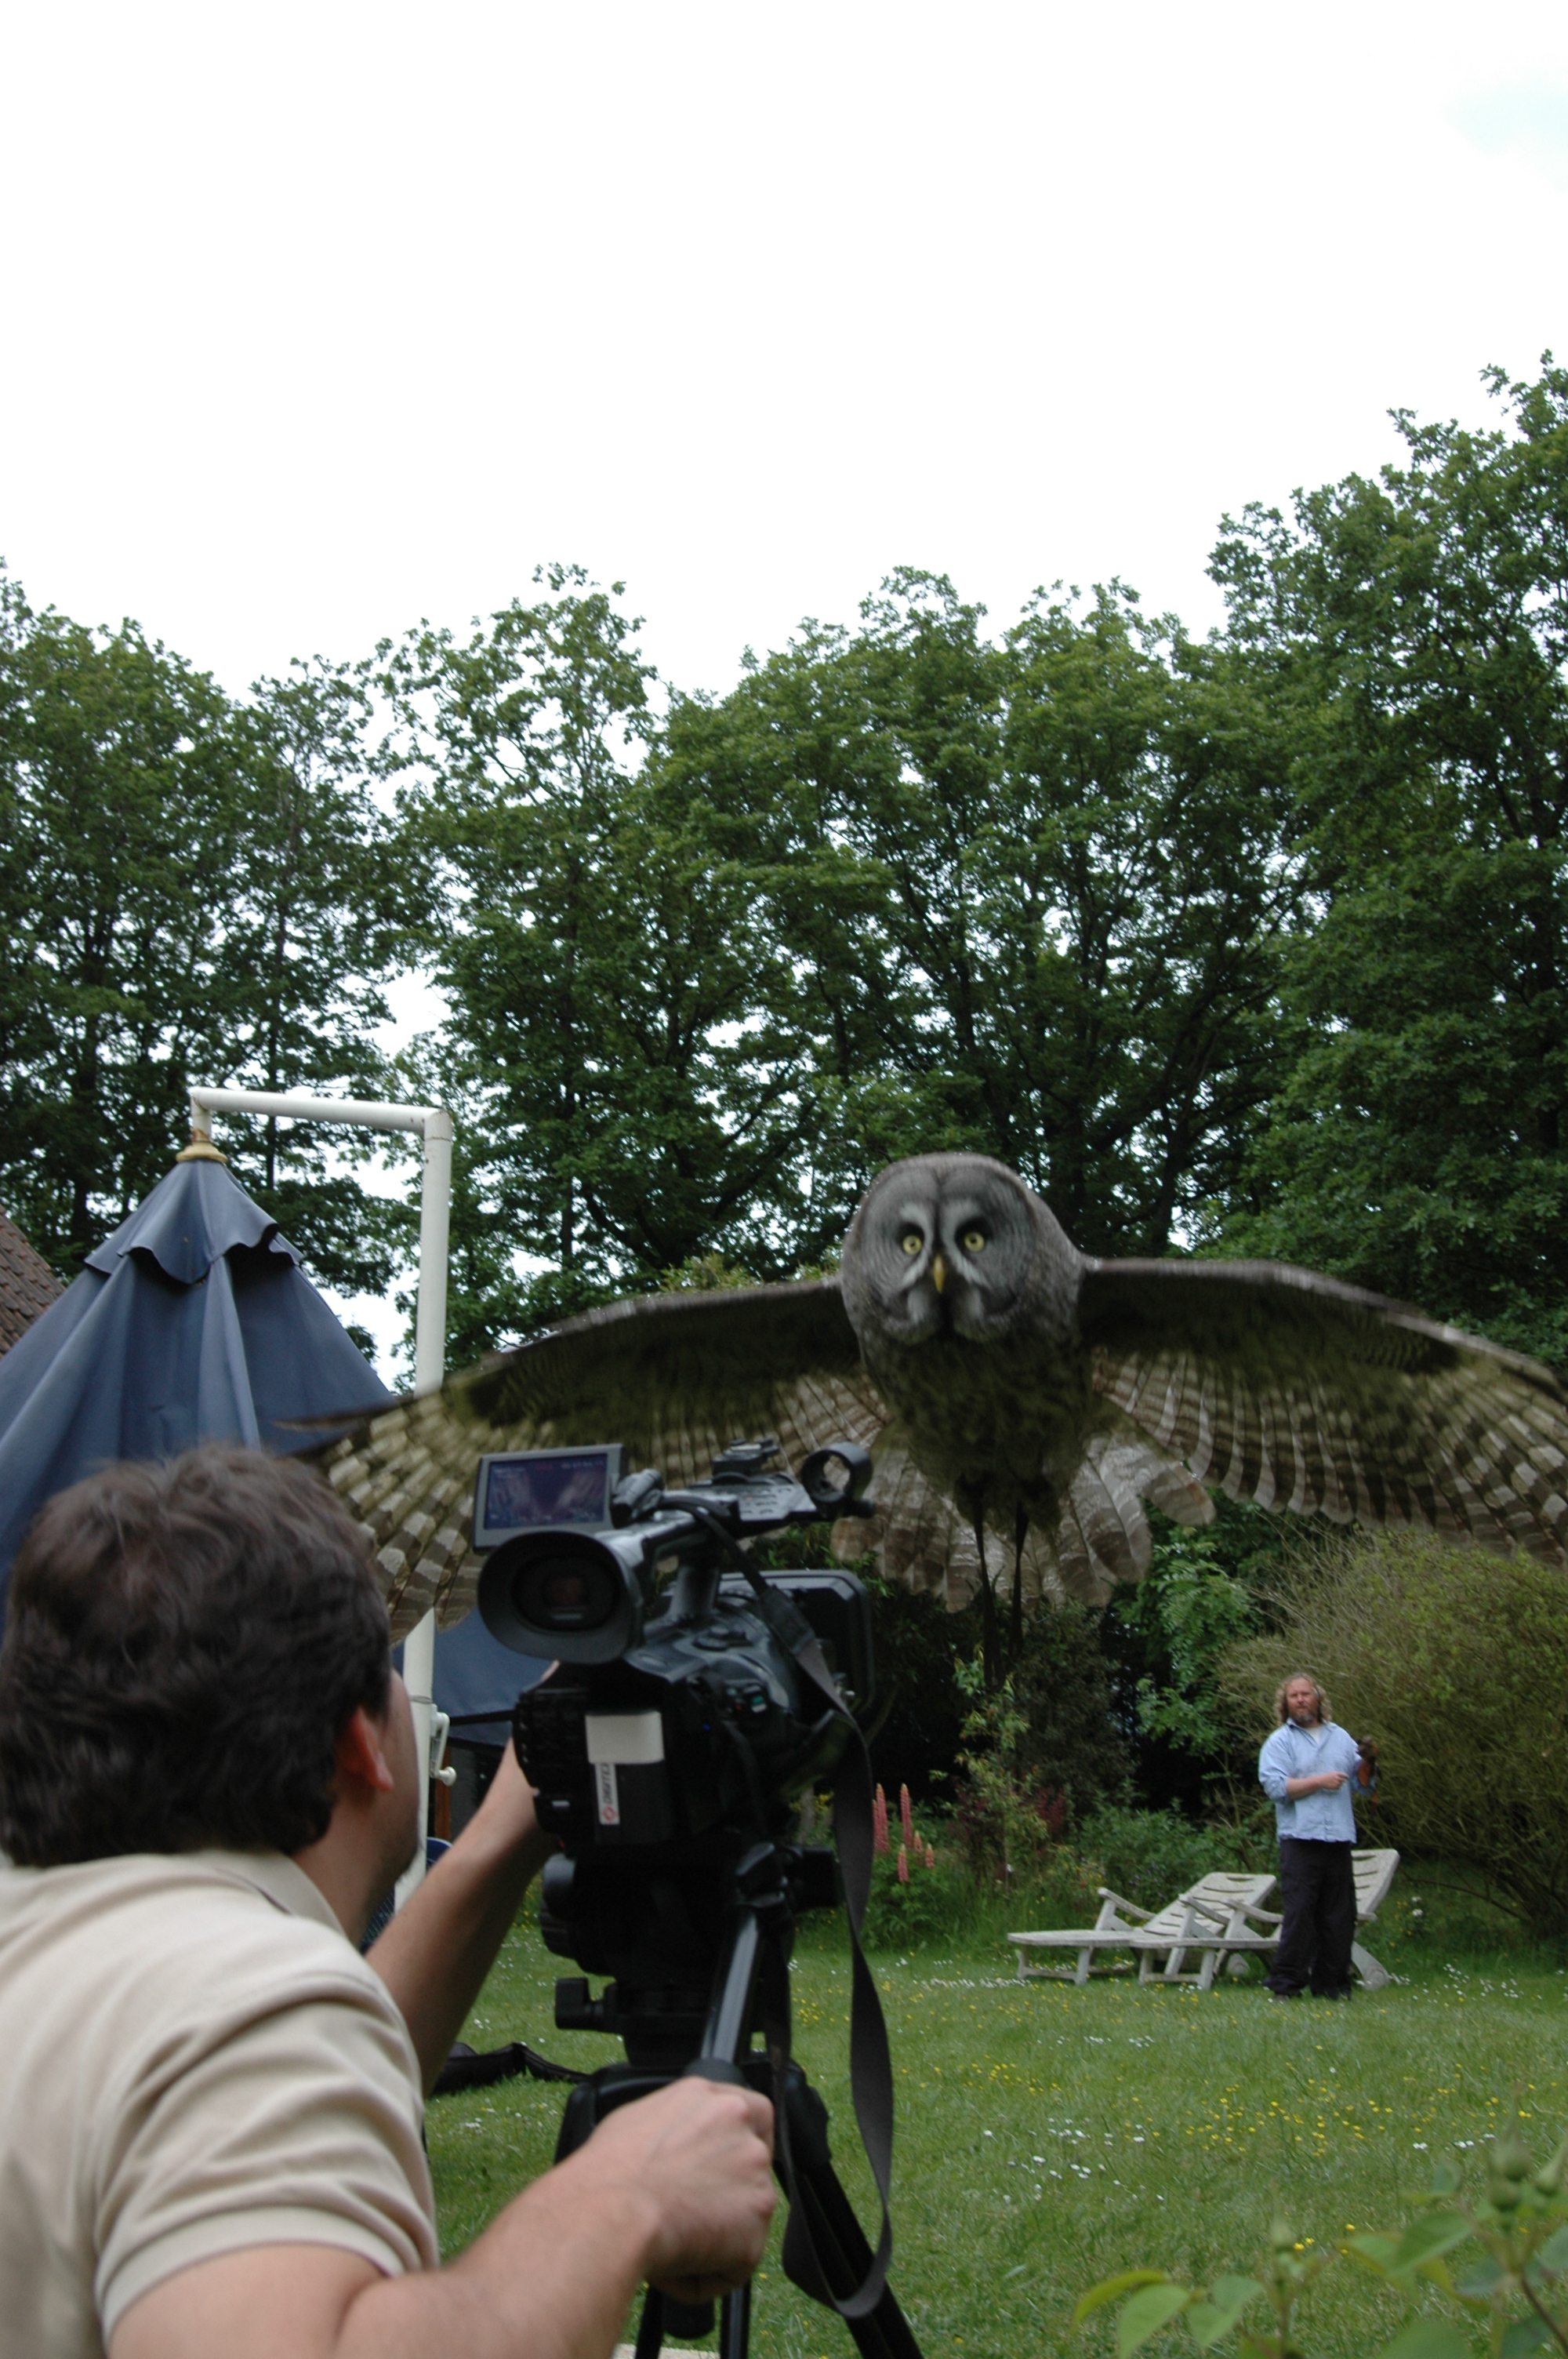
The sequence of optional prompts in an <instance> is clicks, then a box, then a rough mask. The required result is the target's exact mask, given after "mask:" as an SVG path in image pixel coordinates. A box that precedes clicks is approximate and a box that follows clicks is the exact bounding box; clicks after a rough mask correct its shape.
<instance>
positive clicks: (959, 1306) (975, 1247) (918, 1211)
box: [861, 1158, 1033, 1343]
mask: <svg viewBox="0 0 1568 2359" xmlns="http://www.w3.org/2000/svg"><path fill="white" fill-rule="evenodd" d="M889 1177H890V1179H891V1180H892V1183H893V1184H892V1186H891V1187H889V1188H888V1189H887V1190H886V1191H885V1193H884V1194H883V1195H882V1196H881V1201H878V1200H877V1196H876V1193H875V1191H873V1194H872V1196H871V1199H869V1200H868V1202H867V1205H866V1208H865V1211H866V1215H867V1217H866V1219H865V1223H864V1231H863V1235H862V1240H861V1245H862V1251H863V1255H864V1258H865V1274H866V1277H867V1279H868V1280H869V1281H870V1283H871V1287H872V1288H874V1291H875V1293H876V1296H877V1298H878V1302H879V1311H880V1322H881V1327H882V1329H883V1332H888V1333H891V1334H893V1335H896V1336H897V1337H898V1339H899V1340H900V1342H902V1343H920V1342H922V1341H923V1340H924V1339H925V1337H926V1336H927V1335H933V1334H936V1333H940V1332H949V1333H957V1334H959V1335H967V1336H971V1337H973V1338H975V1339H976V1340H977V1341H979V1340H981V1339H983V1338H986V1337H989V1336H995V1335H999V1334H1000V1333H1001V1332H1004V1331H1005V1330H1006V1328H1008V1327H1009V1326H1010V1325H1011V1321H1012V1320H1013V1318H1014V1316H1015V1314H1016V1312H1017V1310H1018V1309H1019V1306H1020V1303H1021V1301H1022V1290H1023V1288H1024V1285H1025V1282H1026V1280H1027V1277H1028V1275H1029V1270H1030V1267H1031V1264H1032V1259H1033V1231H1032V1228H1031V1224H1030V1220H1029V1212H1028V1200H1027V1198H1026V1197H1025V1195H1024V1193H1023V1190H1022V1189H1021V1188H1020V1187H1019V1186H1018V1184H1017V1183H1016V1182H1015V1181H1012V1180H1011V1179H1010V1177H1009V1175H1007V1174H1005V1173H1000V1172H999V1173H992V1172H990V1171H989V1170H988V1169H985V1168H984V1167H982V1168H981V1169H979V1170H977V1169H976V1166H975V1164H974V1163H972V1162H970V1163H968V1168H967V1169H960V1170H958V1171H949V1172H947V1173H944V1172H942V1170H941V1167H940V1166H939V1165H936V1164H935V1158H933V1162H932V1164H930V1165H927V1166H925V1169H922V1168H921V1167H920V1166H918V1165H917V1166H915V1167H914V1168H913V1169H910V1168H906V1169H904V1170H903V1171H897V1172H895V1173H892V1174H890V1175H889ZM900 1181H903V1185H900V1184H899V1182H900Z"/></svg>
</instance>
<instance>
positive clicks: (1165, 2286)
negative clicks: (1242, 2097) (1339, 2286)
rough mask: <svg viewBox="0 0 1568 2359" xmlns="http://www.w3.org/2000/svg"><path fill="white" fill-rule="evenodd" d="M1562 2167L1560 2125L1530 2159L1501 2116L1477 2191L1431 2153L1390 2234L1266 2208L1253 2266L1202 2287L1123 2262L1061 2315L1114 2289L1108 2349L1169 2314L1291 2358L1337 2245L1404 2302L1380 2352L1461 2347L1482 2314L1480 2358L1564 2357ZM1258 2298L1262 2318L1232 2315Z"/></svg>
mask: <svg viewBox="0 0 1568 2359" xmlns="http://www.w3.org/2000/svg"><path fill="white" fill-rule="evenodd" d="M1565 2166H1568V2137H1564V2139H1563V2142H1562V2144H1561V2145H1560V2146H1559V2147H1558V2148H1557V2151H1556V2153H1555V2154H1554V2155H1553V2156H1552V2158H1551V2160H1550V2161H1549V2162H1547V2163H1545V2164H1544V2165H1543V2166H1542V2167H1541V2169H1539V2170H1538V2169H1535V2168H1534V2166H1533V2163H1532V2160H1531V2157H1530V2149H1529V2148H1528V2147H1527V2146H1526V2145H1525V2142H1524V2139H1523V2138H1522V2136H1520V2134H1519V2129H1518V2127H1517V2126H1516V2125H1510V2126H1509V2128H1507V2129H1505V2130H1504V2131H1503V2132H1502V2134H1501V2136H1498V2138H1496V2139H1495V2140H1494V2141H1493V2144H1492V2148H1491V2152H1490V2154H1489V2156H1488V2158H1487V2182H1486V2187H1485V2190H1484V2192H1482V2193H1481V2194H1480V2195H1478V2196H1477V2197H1476V2199H1475V2200H1474V2201H1466V2200H1465V2197H1464V2195H1463V2194H1462V2192H1461V2188H1460V2176H1459V2173H1458V2171H1457V2170H1456V2169H1454V2165H1453V2164H1452V2163H1451V2162H1448V2161H1443V2162H1440V2163H1439V2164H1438V2165H1437V2167H1436V2169H1434V2171H1433V2180H1432V2187H1431V2190H1430V2191H1429V2192H1428V2194H1427V2195H1426V2196H1425V2197H1424V2199H1423V2201H1422V2212H1421V2214H1420V2216H1418V2217H1417V2218H1416V2219H1415V2220H1413V2221H1411V2223H1410V2224H1409V2226H1407V2227H1406V2228H1405V2229H1404V2230H1403V2231H1402V2232H1401V2233H1400V2234H1370V2233H1368V2234H1360V2235H1351V2236H1348V2237H1346V2240H1345V2241H1344V2243H1342V2244H1341V2245H1338V2246H1337V2248H1336V2247H1335V2246H1333V2245H1321V2246H1314V2245H1313V2243H1312V2240H1311V2239H1310V2238H1308V2239H1305V2240H1303V2239H1299V2238H1298V2237H1297V2236H1296V2234H1295V2232H1294V2230H1293V2228H1292V2227H1291V2226H1290V2225H1289V2224H1288V2223H1287V2222H1286V2221H1285V2220H1283V2219H1282V2218H1281V2217H1280V2216H1279V2215H1278V2214H1276V2216H1275V2219H1274V2222H1273V2224H1272V2226H1271V2229H1270V2231H1269V2249H1268V2253H1267V2255H1266V2256H1265V2257H1264V2258H1263V2259H1262V2260H1261V2261H1260V2264H1259V2270H1260V2274H1259V2275H1258V2276H1257V2277H1241V2276H1226V2277H1217V2278H1216V2279H1215V2281H1214V2284H1213V2285H1212V2286H1210V2287H1207V2288H1205V2287H1203V2286H1188V2285H1184V2284H1182V2283H1181V2281H1180V2280H1179V2279H1177V2278H1175V2277H1169V2276H1167V2275H1166V2273H1165V2272H1164V2271H1163V2270H1162V2269H1153V2268H1134V2269H1123V2270H1121V2271H1119V2273H1118V2275H1117V2276H1115V2277H1107V2278H1105V2279H1104V2280H1103V2281H1102V2282H1101V2283H1100V2284H1099V2285H1097V2286H1093V2287H1091V2288H1090V2289H1089V2291H1088V2292H1087V2293H1086V2294H1084V2295H1083V2296H1082V2297H1081V2299H1079V2301H1078V2304H1077V2307H1076V2310H1074V2312H1073V2323H1074V2325H1075V2326H1081V2325H1082V2324H1083V2322H1084V2321H1085V2320H1086V2319H1087V2318H1089V2317H1091V2316H1092V2315H1093V2314H1094V2312H1095V2311H1096V2310H1101V2309H1103V2308H1104V2307H1105V2306H1106V2304H1107V2303H1108V2302H1113V2301H1119V2302H1120V2305H1121V2306H1120V2308H1119V2310H1118V2312H1117V2320H1116V2344H1117V2359H1130V2354H1132V2353H1133V2352H1134V2351H1136V2350H1138V2349H1139V2348H1140V2346H1141V2344H1143V2343H1147V2342H1148V2341H1149V2340H1150V2339H1151V2337H1152V2336H1153V2335H1155V2334H1158V2333H1159V2332H1161V2331H1162V2328H1165V2327H1168V2326H1172V2325H1173V2324H1174V2323H1175V2321H1177V2320H1178V2319H1180V2320H1181V2321H1182V2322H1183V2324H1184V2326H1185V2327H1186V2329H1187V2332H1188V2333H1189V2334H1190V2335H1191V2337H1192V2339H1193V2341H1194V2343H1195V2344H1196V2345H1197V2348H1198V2349H1199V2350H1200V2351H1207V2350H1209V2349H1211V2348H1212V2346H1213V2345H1214V2344H1216V2343H1219V2342H1221V2341H1222V2340H1223V2338H1224V2337H1225V2336H1226V2335H1227V2334H1229V2333H1231V2332H1235V2333H1236V2335H1237V2341H1238V2349H1239V2351H1240V2353H1241V2354H1242V2359H1303V2354H1302V2346H1301V2344H1300V2343H1298V2342H1297V2340H1296V2334H1295V2310H1296V2305H1297V2304H1298V2303H1299V2302H1300V2300H1301V2299H1302V2296H1303V2294H1304V2293H1305V2292H1306V2290H1307V2288H1308V2287H1309V2286H1310V2285H1311V2284H1312V2282H1313V2280H1314V2277H1317V2276H1319V2275H1320V2274H1321V2272H1322V2271H1323V2270H1324V2269H1325V2268H1326V2267H1329V2266H1330V2265H1331V2263H1333V2262H1334V2261H1335V2260H1336V2258H1338V2257H1345V2258H1347V2259H1350V2260H1353V2261H1356V2262H1357V2263H1359V2264H1360V2266H1361V2267H1363V2268H1365V2269H1366V2270H1368V2272H1369V2273H1370V2274H1371V2276H1372V2277H1375V2278H1378V2279H1380V2280H1381V2282H1382V2283H1383V2285H1385V2286H1386V2287H1387V2288H1389V2289H1390V2291H1391V2292H1393V2293H1395V2294H1396V2295H1398V2296H1399V2297H1400V2299H1402V2301H1403V2302H1404V2304H1405V2308H1406V2312H1407V2315H1406V2319H1405V2322H1404V2324H1403V2325H1402V2326H1401V2327H1400V2331H1399V2332H1398V2333H1397V2334H1396V2335H1395V2336H1394V2338H1393V2340H1392V2341H1391V2342H1390V2343H1387V2344H1385V2345H1384V2346H1383V2347H1382V2349H1381V2351H1380V2352H1379V2359H1473V2354H1474V2353H1475V2349H1476V2341H1475V2335H1476V2330H1477V2329H1478V2328H1482V2327H1484V2329H1485V2332H1486V2337H1487V2341H1486V2349H1487V2354H1488V2359H1529V2354H1530V2353H1533V2352H1535V2351H1541V2350H1545V2351H1552V2352H1555V2353H1561V2354H1565V2359H1568V2283H1564V2282H1563V2279H1564V2277H1568V2194H1565V2193H1564V2188H1563V2179H1564V2169H1565ZM1464 2245H1474V2246H1476V2247H1477V2248H1478V2249H1477V2250H1476V2252H1475V2253H1474V2254H1473V2255H1472V2256H1467V2257H1466V2264H1465V2267H1464V2268H1463V2270H1462V2272H1461V2273H1460V2274H1459V2275H1457V2276H1456V2275H1455V2274H1454V2257H1456V2256H1458V2255H1459V2252H1460V2248H1461V2247H1462V2246H1464ZM1451 2256H1454V2257H1451ZM1427 2286H1432V2287H1434V2288H1436V2290H1437V2291H1438V2293H1439V2294H1441V2295H1442V2296H1443V2297H1444V2299H1445V2300H1447V2301H1449V2302H1450V2303H1452V2304H1453V2305H1454V2309H1455V2310H1456V2311H1457V2313H1458V2317H1459V2319H1460V2320H1461V2321H1464V2324H1463V2325H1461V2324H1460V2323H1457V2322H1455V2321H1454V2320H1452V2319H1448V2318H1443V2317H1438V2316H1434V2315H1433V2314H1432V2313H1430V2312H1425V2311H1418V2310H1417V2309H1416V2297H1417V2294H1418V2292H1424V2290H1425V2288H1426V2287H1427ZM1263 2303H1266V2304H1267V2305H1268V2307H1269V2309H1270V2310H1271V2311H1272V2313H1273V2316H1272V2319H1271V2321H1269V2322H1268V2323H1267V2324H1264V2323H1261V2322H1256V2323H1252V2324H1243V2321H1244V2319H1245V2318H1246V2316H1247V2313H1248V2312H1249V2310H1256V2308H1257V2306H1258V2305H1260V2304H1263ZM1466 2326H1467V2327H1468V2328H1469V2329H1470V2332H1465V2327H1466Z"/></svg>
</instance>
